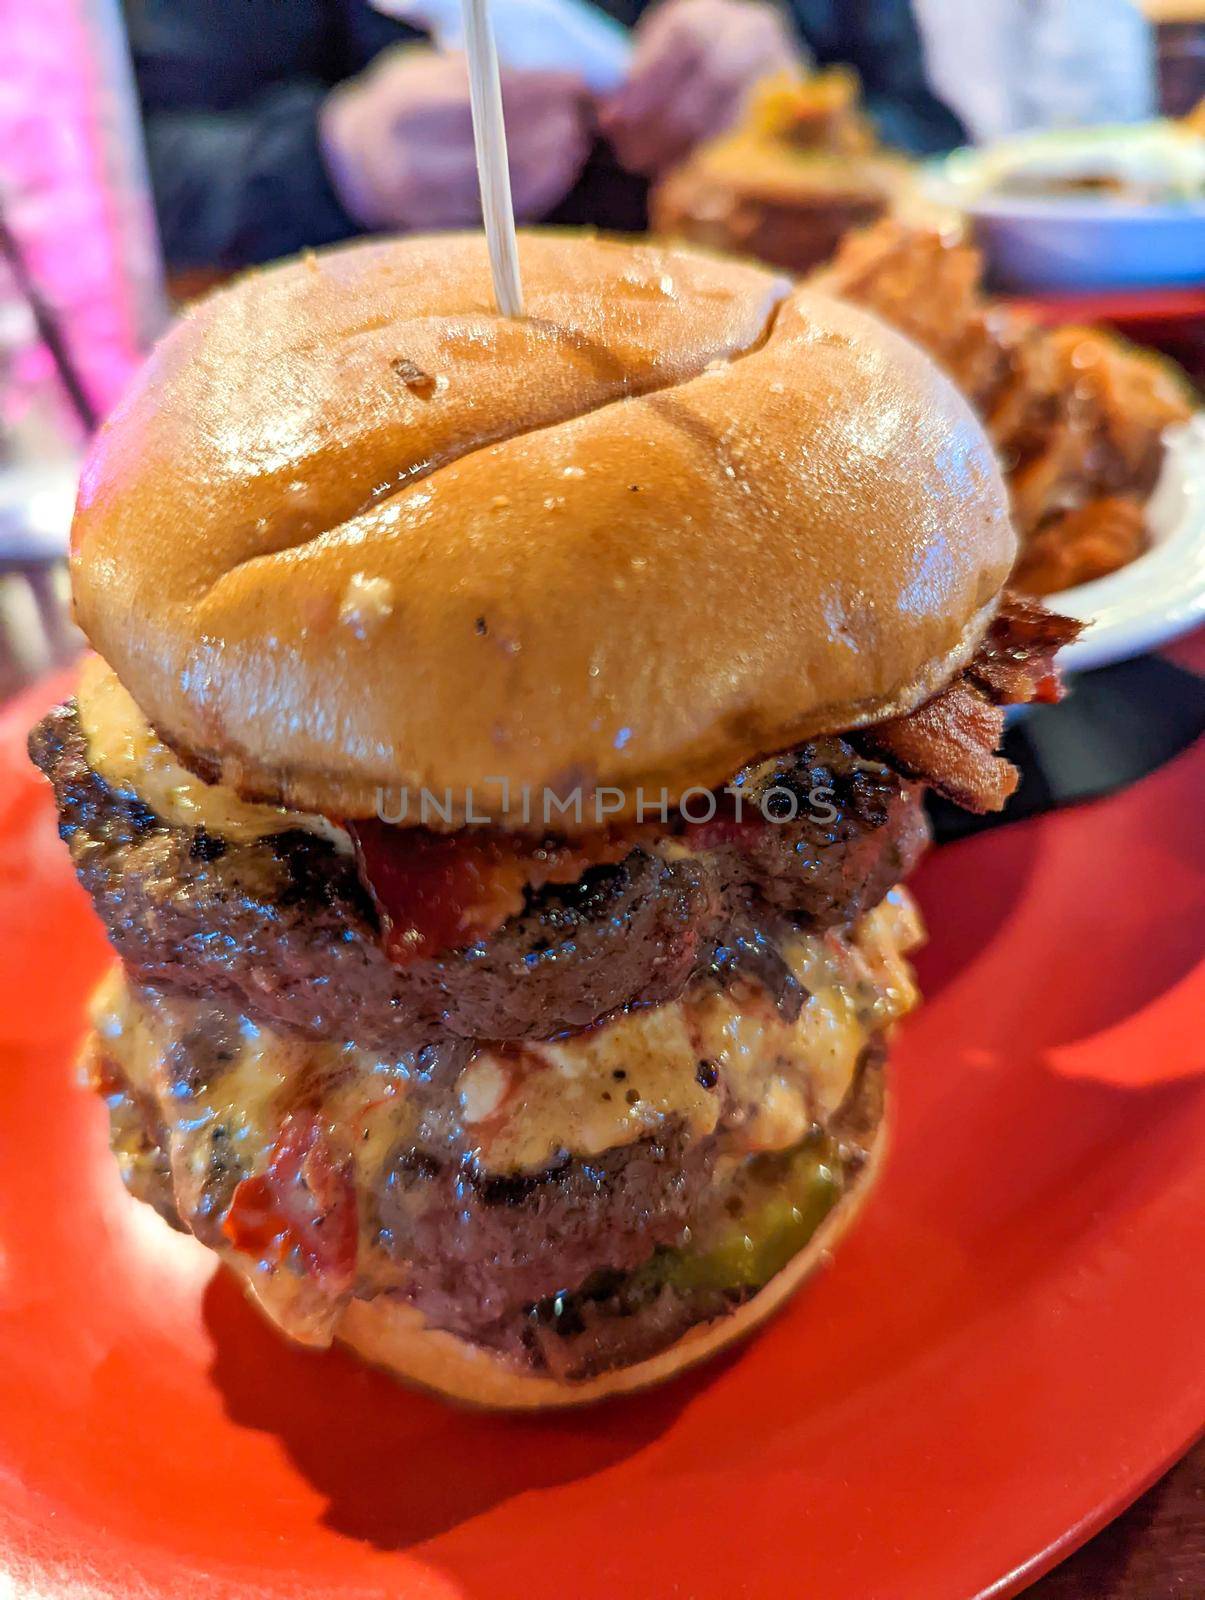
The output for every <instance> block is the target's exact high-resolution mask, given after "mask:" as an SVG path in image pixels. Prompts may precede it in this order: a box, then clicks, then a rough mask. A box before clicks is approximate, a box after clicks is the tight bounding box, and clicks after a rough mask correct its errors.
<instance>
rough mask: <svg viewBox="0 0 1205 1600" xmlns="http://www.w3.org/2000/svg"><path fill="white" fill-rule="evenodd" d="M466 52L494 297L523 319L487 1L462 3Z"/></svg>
mask: <svg viewBox="0 0 1205 1600" xmlns="http://www.w3.org/2000/svg"><path fill="white" fill-rule="evenodd" d="M461 5H462V7H463V12H464V40H465V51H466V53H467V55H468V61H469V93H470V96H471V98H472V104H473V142H474V144H475V145H476V149H477V173H478V177H479V179H480V182H481V211H482V215H483V217H484V219H485V238H486V243H487V244H488V246H489V253H490V270H491V272H492V273H493V276H494V298H495V299H496V300H497V302H498V310H499V311H501V312H502V314H503V316H506V317H521V316H522V315H523V285H522V282H521V280H520V278H519V249H518V241H517V240H516V238H515V207H514V201H513V200H512V198H511V192H510V166H509V164H508V162H507V157H506V121H505V119H504V117H503V115H502V79H501V77H500V75H499V72H498V49H497V46H496V44H495V43H494V30H493V26H492V24H491V22H490V15H489V0H461Z"/></svg>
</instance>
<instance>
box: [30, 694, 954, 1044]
mask: <svg viewBox="0 0 1205 1600" xmlns="http://www.w3.org/2000/svg"><path fill="white" fill-rule="evenodd" d="M30 754H31V756H32V758H33V760H34V761H35V762H36V763H37V765H38V766H39V767H40V768H41V769H42V771H43V772H45V773H46V775H47V777H48V778H49V779H50V780H51V782H52V784H53V785H54V789H55V796H56V799H57V802H58V807H59V818H60V832H61V834H62V836H63V838H64V840H65V841H66V843H67V844H68V846H69V848H70V850H71V855H72V859H73V861H74V864H75V868H76V871H77V873H78V874H79V877H80V880H81V882H82V883H83V885H84V887H85V889H87V891H88V893H89V894H90V895H91V896H92V899H93V901H94V903H95V905H96V908H97V910H98V911H99V913H100V915H101V917H102V919H103V920H104V922H105V924H106V927H107V928H108V932H109V937H110V939H111V940H112V942H113V945H114V947H115V948H116V950H117V953H118V954H119V955H120V957H121V958H122V960H123V962H124V963H125V965H126V968H127V970H128V972H129V973H130V976H131V978H132V979H133V980H134V981H136V982H138V983H145V984H150V985H153V986H157V987H160V988H165V989H168V990H173V991H177V992H183V993H195V994H208V995H214V996H218V997H223V998H225V999H228V1000H230V1001H231V1002H233V1004H234V1005H235V1006H237V1008H238V1009H239V1010H241V1011H244V1012H246V1013H247V1014H249V1015H250V1016H252V1017H258V1018H260V1019H262V1020H264V1021H268V1022H271V1023H274V1024H277V1025H281V1026H284V1027H286V1028H290V1029H293V1030H296V1031H299V1032H301V1033H304V1034H307V1035H309V1036H311V1037H314V1038H322V1039H336V1040H354V1041H355V1042H356V1043H357V1044H358V1045H361V1046H364V1047H366V1048H373V1049H393V1050H398V1051H404V1050H410V1049H415V1048H417V1047H419V1046H421V1045H422V1044H424V1043H428V1042H431V1041H434V1040H436V1039H438V1038H440V1037H446V1033H447V1032H449V1031H450V1032H451V1033H454V1034H456V1035H458V1036H460V1037H462V1038H479V1039H480V1038H485V1039H496V1040H517V1039H525V1038H529V1039H530V1038H552V1037H555V1036H556V1035H558V1034H560V1033H564V1032H569V1031H576V1030H578V1029H581V1028H584V1027H587V1026H589V1025H590V1024H592V1023H594V1022H595V1021H597V1020H598V1019H599V1018H600V1017H602V1016H605V1015H607V1014H609V1013H610V1012H613V1011H615V1010H617V1009H618V1008H620V1007H622V1006H626V1005H646V1004H659V1003H661V1002H663V1001H666V1000H670V999H673V998H676V996H677V995H679V994H680V993H681V992H682V990H683V989H684V988H685V987H686V985H687V984H688V983H689V982H690V981H691V979H692V978H693V977H695V976H696V975H698V974H700V973H702V972H706V971H708V970H711V969H714V970H715V971H716V972H717V973H718V974H719V975H720V976H721V977H726V976H729V975H731V974H732V972H733V971H735V970H742V971H748V972H750V973H751V975H755V976H757V977H758V978H760V979H761V980H762V981H765V982H768V983H769V984H770V986H771V987H773V986H774V982H775V975H776V963H775V956H774V951H773V940H772V938H767V934H768V933H772V931H773V928H774V927H775V925H776V923H777V924H778V925H784V924H785V922H787V921H791V922H798V923H802V924H803V925H805V926H810V927H819V928H824V927H829V926H833V925H837V924H840V923H844V922H848V921H850V920H852V919H853V918H855V917H857V916H858V915H860V914H861V913H862V912H863V911H865V910H866V909H868V908H869V907H870V906H872V905H874V904H875V903H876V902H877V901H878V900H880V899H881V898H882V896H883V895H884V894H885V893H886V891H887V890H888V889H889V888H890V887H891V886H892V885H893V884H895V883H897V882H898V881H899V880H900V879H901V878H903V877H905V876H906V875H907V873H908V871H909V870H910V869H911V867H912V866H913V864H914V862H915V860H916V858H917V856H918V855H919V854H920V852H921V850H922V849H923V847H924V843H925V840H926V829H925V822H924V816H923V812H922V809H921V804H920V789H919V786H918V785H916V784H913V783H910V782H908V781H907V780H905V779H904V778H902V777H900V776H899V774H898V773H896V772H895V771H893V769H892V768H891V767H889V766H886V765H884V764H882V763H880V762H876V761H873V760H868V759H867V758H865V757H861V756H859V755H858V754H857V753H856V752H855V751H854V749H853V748H852V746H851V745H849V744H848V743H847V742H846V741H844V740H842V739H837V738H828V739H822V740H816V741H813V742H812V743H810V744H807V745H804V746H801V747H800V749H799V750H798V751H796V752H793V753H792V754H791V756H789V757H787V758H784V759H783V760H782V761H780V762H779V763H777V764H771V765H768V766H767V768H766V769H765V770H764V772H762V773H760V774H759V777H758V783H759V784H761V785H763V786H765V787H767V788H768V787H778V788H785V789H788V790H790V791H791V792H792V793H795V794H797V796H798V797H799V800H800V805H799V815H798V816H797V818H796V820H794V821H791V822H782V823H776V824H771V823H767V822H764V821H762V822H761V823H760V824H759V825H758V824H755V825H754V826H751V827H736V828H733V827H725V826H724V825H720V826H709V825H703V826H702V827H701V828H699V829H696V830H690V829H687V830H685V832H684V833H682V834H680V835H678V836H675V837H667V838H666V839H665V840H662V841H658V842H656V843H654V844H651V845H649V846H648V847H642V848H638V849H634V850H633V851H632V852H631V853H630V854H629V855H628V856H627V857H626V858H625V859H624V860H622V861H621V862H619V863H618V864H615V865H609V866H598V867H594V868H591V869H590V870H588V871H587V872H586V873H585V874H584V875H583V876H582V877H581V878H580V879H579V880H578V882H576V883H574V884H569V885H547V886H545V887H544V888H542V889H540V890H538V891H529V892H528V894H527V897H526V904H525V906H524V909H523V910H522V911H521V912H520V913H519V914H517V915H515V916H513V917H511V918H510V919H509V920H508V921H507V922H505V923H504V924H503V926H502V927H501V928H500V929H498V931H497V932H496V933H494V934H492V935H491V936H490V937H488V938H486V939H482V940H480V941H478V942H477V943H475V944H473V945H471V946H469V947H468V948H466V949H462V950H455V951H452V950H449V951H445V952H443V953H441V954H440V955H438V956H436V957H433V958H429V959H426V960H421V961H415V962H412V963H411V964H410V965H408V966H406V967H397V966H395V965H394V964H393V963H392V962H391V961H390V960H389V959H388V957H387V956H386V955H385V953H384V950H383V948H382V945H381V938H380V933H381V930H380V927H379V923H378V918H377V913H376V910H375V908H374V905H373V902H372V899H371V897H370V895H369V894H368V893H367V891H366V890H365V888H364V886H363V884H362V883H361V881H360V878H359V876H358V873H357V869H356V865H355V862H354V860H353V859H352V858H351V857H349V856H347V855H344V854H341V853H340V852H339V851H338V850H337V849H336V848H335V847H334V846H333V845H332V844H330V843H329V842H327V841H326V840H325V839H322V838H319V837H317V836H316V835H313V834H309V833H303V832H289V833H282V834H278V835H275V836H273V837H270V838H266V839H262V840H257V841H255V842H252V843H244V842H235V841H229V840H226V839H223V838H221V837H218V836H215V835H213V834H209V833H206V832H204V831H203V830H200V829H189V828H183V827H179V826H175V825H173V824H170V823H168V822H167V821H165V820H164V819H163V818H161V817H159V816H158V815H156V813H155V812H153V811H152V810H150V809H149V808H148V807H147V806H146V805H145V804H144V803H143V802H142V801H140V800H139V799H137V798H136V797H135V796H133V795H131V794H128V793H125V792H123V791H122V792H119V791H117V790H114V789H113V788H111V787H110V786H109V785H108V784H107V783H106V782H105V781H104V779H103V778H101V777H100V776H99V775H98V774H97V773H95V772H94V771H93V770H92V768H91V767H90V766H89V764H88V750H87V742H86V739H85V736H84V733H83V730H82V728H81V726H80V722H79V717H78V715H77V712H76V709H75V705H74V703H73V702H70V701H69V702H68V703H67V704H65V705H63V706H60V707H59V708H58V709H57V710H55V711H52V712H51V713H50V714H49V715H48V716H47V717H46V718H44V719H43V721H42V722H41V723H40V724H39V725H38V727H37V728H36V729H35V730H34V732H33V733H32V735H31V736H30ZM818 787H820V788H823V789H824V790H825V791H826V799H825V804H824V808H822V809H821V810H820V811H815V810H814V809H813V808H812V806H811V805H810V803H809V796H811V795H812V794H814V793H815V792H816V790H817V788H818ZM829 792H831V799H829V798H828V797H827V795H828V793H829ZM783 803H784V805H785V804H786V802H783ZM788 809H789V807H788ZM830 810H831V812H832V813H833V820H819V819H820V818H821V817H825V818H827V816H828V812H829V811H830ZM754 928H756V929H757V932H756V933H755V932H753V931H752V930H753V929H754ZM777 968H778V969H781V963H780V962H779V963H777ZM777 976H778V979H779V981H780V983H781V985H782V987H783V994H784V1000H785V1001H786V1003H788V1004H789V1003H790V998H791V997H790V994H789V987H790V986H789V983H788V982H787V980H786V977H785V974H783V973H782V972H781V971H778V973H777Z"/></svg>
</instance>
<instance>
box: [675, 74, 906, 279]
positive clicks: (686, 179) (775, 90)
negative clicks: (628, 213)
mask: <svg viewBox="0 0 1205 1600" xmlns="http://www.w3.org/2000/svg"><path fill="white" fill-rule="evenodd" d="M910 185H911V167H910V165H909V163H908V162H907V161H905V160H904V159H903V158H902V157H900V156H895V155H890V154H888V153H887V152H885V151H883V150H881V149H880V148H879V147H878V144H877V141H876V139H875V135H874V131H873V129H872V128H871V126H870V123H869V122H868V121H867V119H866V118H865V116H864V115H863V114H862V111H861V109H860V106H859V83H858V78H857V75H856V74H855V73H853V72H851V71H849V70H848V69H847V68H834V69H832V70H830V71H828V72H821V73H818V74H817V75H816V76H815V77H813V78H809V79H807V80H801V79H796V78H793V77H790V76H788V75H786V74H782V75H780V76H778V77H776V78H768V79H767V80H766V81H765V82H764V83H763V84H761V85H759V87H758V89H757V90H756V91H755V93H754V94H753V96H752V98H751V101H750V104H749V107H748V110H747V112H746V115H745V120H744V122H743V123H742V124H741V126H740V127H738V128H737V129H736V130H735V131H734V132H733V133H730V134H726V135H725V136H724V137H723V138H721V139H717V140H714V141H712V142H711V143H710V144H707V145H704V146H703V147H702V148H701V149H699V150H697V151H696V152H695V153H694V155H692V156H691V158H690V160H689V161H687V162H686V163H685V164H684V165H683V166H681V167H678V168H677V169H676V170H674V171H673V172H671V173H670V174H669V175H668V176H667V177H666V178H665V179H664V180H663V182H662V183H661V184H660V185H659V186H658V188H657V189H656V190H655V191H654V194H653V196H652V200H651V214H652V225H653V229H654V231H655V232H657V233H663V234H672V235H676V236H678V237H680V238H684V239H690V240H693V241H694V242H695V243H697V244H702V245H706V246H708V247H709V248H711V249H717V250H730V251H733V252H735V253H736V254H739V255H748V256H754V257H756V258H757V259H758V260H761V261H766V262H769V263H770V264H771V265H773V266H779V267H787V268H789V269H790V270H792V271H795V272H806V271H808V270H809V269H810V268H812V267H814V266H817V265H819V263H821V262H823V261H827V260H828V258H829V257H830V256H831V255H832V253H833V251H834V250H835V249H836V247H837V245H838V244H839V243H840V241H841V239H842V238H843V237H844V235H845V234H846V233H848V232H849V231H850V230H851V229H854V228H861V227H865V226H867V225H868V224H869V223H872V222H874V221H876V220H877V219H878V218H879V217H881V216H883V215H885V214H886V212H888V211H889V210H890V209H891V208H892V207H893V205H894V203H895V202H896V200H897V198H898V197H899V196H900V194H901V192H902V191H904V190H906V189H907V188H908V187H910Z"/></svg>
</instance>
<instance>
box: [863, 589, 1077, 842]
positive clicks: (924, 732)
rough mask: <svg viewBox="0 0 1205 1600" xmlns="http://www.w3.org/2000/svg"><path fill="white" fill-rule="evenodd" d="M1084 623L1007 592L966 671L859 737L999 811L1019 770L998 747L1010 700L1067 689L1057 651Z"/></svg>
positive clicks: (977, 804)
mask: <svg viewBox="0 0 1205 1600" xmlns="http://www.w3.org/2000/svg"><path fill="white" fill-rule="evenodd" d="M1080 630H1081V624H1080V623H1078V622H1074V621H1072V620H1071V618H1070V617H1060V616H1056V615H1055V614H1054V613H1053V612H1051V611H1047V610H1046V608H1045V606H1043V605H1041V604H1040V603H1039V602H1038V601H1036V600H1030V599H1027V598H1025V597H1024V596H1023V595H1019V594H1005V596H1004V598H1003V600H1002V601H1001V604H1000V609H999V611H998V612H997V613H996V616H995V618H994V620H993V622H992V625H991V627H990V628H989V629H988V631H987V633H986V635H985V636H984V639H983V641H982V643H981V644H980V646H979V648H978V650H977V651H976V652H975V654H974V656H973V657H972V658H971V661H970V663H969V664H968V666H967V668H966V671H965V672H964V673H963V674H962V675H961V676H960V677H958V678H955V679H954V681H953V683H951V684H949V685H947V687H946V688H945V689H943V690H942V692H941V693H940V694H938V695H935V696H934V697H933V699H932V700H928V701H926V702H925V704H924V705H923V706H918V707H917V709H916V710H915V711H913V712H910V713H909V715H908V716H906V717H893V718H892V719H891V720H890V721H888V722H879V723H876V724H875V725H874V726H873V727H871V728H865V729H863V730H862V731H861V732H860V733H859V734H858V735H857V737H856V742H857V743H858V744H860V745H861V746H863V747H864V748H866V749H869V750H872V751H873V752H874V753H875V754H876V755H879V756H882V757H883V758H884V759H886V760H887V761H890V762H891V764H892V766H894V767H896V768H898V769H899V770H900V771H901V772H903V773H906V774H907V776H908V777H910V778H919V779H921V780H922V781H923V782H925V783H928V784H930V785H931V786H932V787H933V788H934V789H937V790H938V791H939V792H940V793H942V794H944V795H945V796H946V797H947V798H948V799H950V800H953V801H954V802H955V803H956V804H957V805H960V806H964V807H965V808H966V809H967V810H968V811H999V810H1000V809H1001V807H1002V806H1003V805H1004V803H1005V801H1006V800H1007V799H1008V797H1009V795H1010V794H1012V792H1013V790H1014V789H1015V788H1016V787H1017V782H1018V778H1019V774H1018V772H1017V769H1016V767H1014V766H1013V764H1012V762H1011V761H1006V760H1005V759H1004V757H1003V756H1000V755H997V754H996V751H997V748H998V746H999V744H1000V739H1001V737H1002V735H1003V733H1004V711H1003V709H1002V708H1003V707H1004V706H1007V705H1027V704H1029V703H1030V702H1031V701H1034V700H1040V701H1044V702H1050V701H1054V700H1058V699H1059V698H1060V696H1061V694H1062V689H1061V686H1060V684H1059V679H1058V674H1057V673H1056V672H1055V667H1054V657H1055V655H1056V653H1057V652H1058V651H1059V650H1060V649H1061V648H1062V647H1063V645H1065V644H1070V643H1071V641H1072V640H1073V639H1075V638H1076V637H1077V636H1078V634H1079V633H1080Z"/></svg>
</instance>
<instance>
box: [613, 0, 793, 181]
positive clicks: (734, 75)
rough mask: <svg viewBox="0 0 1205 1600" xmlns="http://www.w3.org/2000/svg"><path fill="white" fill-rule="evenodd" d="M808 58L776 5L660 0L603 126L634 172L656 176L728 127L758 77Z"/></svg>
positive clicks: (758, 0)
mask: <svg viewBox="0 0 1205 1600" xmlns="http://www.w3.org/2000/svg"><path fill="white" fill-rule="evenodd" d="M802 64H803V57H802V54H801V52H800V50H799V49H798V48H797V47H796V45H795V43H794V41H793V40H792V38H791V35H790V32H789V29H788V27H787V23H786V21H785V20H784V18H783V16H782V14H781V13H780V11H779V10H778V7H777V6H775V5H769V4H764V3H763V0H662V4H660V5H659V6H657V7H656V8H655V9H654V10H653V11H650V12H649V13H648V16H647V18H646V19H645V20H644V21H643V22H642V23H641V24H640V26H639V27H638V28H637V29H636V47H635V51H634V53H633V57H632V67H631V72H630V74H629V77H628V80H627V82H626V83H625V84H624V86H623V87H622V88H621V89H619V90H618V91H617V92H616V94H614V95H613V96H612V97H611V99H610V100H609V101H608V102H607V103H606V104H604V106H603V108H602V114H601V117H600V124H601V127H602V131H603V133H604V134H605V135H606V137H607V138H608V139H609V140H610V142H611V146H612V148H613V149H614V151H615V154H616V155H617V156H618V158H619V160H620V161H621V162H622V164H623V165H624V166H625V167H627V168H628V170H629V171H630V172H642V173H645V174H646V175H648V176H653V175H655V174H656V173H659V172H661V171H663V170H664V169H665V168H666V167H668V166H672V165H673V164H674V163H675V162H677V161H681V160H682V158H683V157H684V156H686V155H688V154H689V153H690V151H691V150H692V149H693V148H694V146H695V145H697V144H699V143H700V142H701V141H702V140H704V139H710V138H714V137H715V135H716V134H720V133H723V132H725V131H726V130H727V129H728V128H730V127H731V126H732V124H733V123H734V122H735V121H736V119H737V118H738V117H739V115H740V112H741V107H742V105H743V103H744V101H745V97H746V96H747V94H748V92H749V90H750V89H751V88H752V87H753V85H754V84H755V83H756V82H757V81H758V79H760V78H765V77H768V76H770V75H771V74H773V73H775V72H782V71H790V70H795V71H798V70H799V68H800V67H801V65H802Z"/></svg>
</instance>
